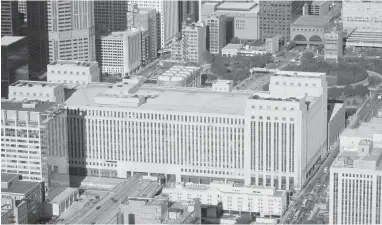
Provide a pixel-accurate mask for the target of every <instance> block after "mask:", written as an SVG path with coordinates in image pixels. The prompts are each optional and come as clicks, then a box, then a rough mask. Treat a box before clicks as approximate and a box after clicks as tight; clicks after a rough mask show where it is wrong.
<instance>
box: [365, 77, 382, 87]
mask: <svg viewBox="0 0 382 225" xmlns="http://www.w3.org/2000/svg"><path fill="white" fill-rule="evenodd" d="M367 79H368V81H369V86H371V87H374V86H377V85H379V84H380V83H381V80H380V79H378V78H377V77H372V76H369V77H368V78H367Z"/></svg>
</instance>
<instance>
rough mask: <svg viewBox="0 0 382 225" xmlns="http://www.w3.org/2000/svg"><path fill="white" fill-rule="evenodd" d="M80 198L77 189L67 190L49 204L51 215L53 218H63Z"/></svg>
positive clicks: (69, 188)
mask: <svg viewBox="0 0 382 225" xmlns="http://www.w3.org/2000/svg"><path fill="white" fill-rule="evenodd" d="M78 198H79V192H78V189H77V188H71V187H68V188H66V189H65V190H64V191H63V192H61V193H60V194H59V195H57V196H56V197H55V198H54V199H52V201H50V202H49V204H48V205H49V206H50V207H49V209H51V211H50V210H49V211H50V212H51V214H50V213H49V214H50V215H52V216H61V215H62V214H63V213H64V212H65V211H66V210H68V208H69V207H70V206H71V205H72V204H73V202H75V201H76V199H78ZM44 209H45V208H44ZM44 213H45V211H44Z"/></svg>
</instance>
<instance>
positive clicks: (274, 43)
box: [265, 35, 280, 54]
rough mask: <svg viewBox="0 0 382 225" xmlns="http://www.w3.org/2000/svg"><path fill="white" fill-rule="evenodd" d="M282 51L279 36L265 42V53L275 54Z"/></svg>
mask: <svg viewBox="0 0 382 225" xmlns="http://www.w3.org/2000/svg"><path fill="white" fill-rule="evenodd" d="M279 49H280V42H279V36H278V35H275V36H273V37H271V38H267V39H266V40H265V51H266V52H267V53H271V54H275V53H277V52H278V51H279Z"/></svg>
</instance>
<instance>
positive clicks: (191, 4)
mask: <svg viewBox="0 0 382 225" xmlns="http://www.w3.org/2000/svg"><path fill="white" fill-rule="evenodd" d="M178 4H179V5H178V6H179V32H181V31H182V24H183V23H184V22H187V21H189V22H198V21H199V7H200V6H199V0H180V1H179V3H178Z"/></svg>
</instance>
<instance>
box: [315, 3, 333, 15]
mask: <svg viewBox="0 0 382 225" xmlns="http://www.w3.org/2000/svg"><path fill="white" fill-rule="evenodd" d="M331 4H332V2H331V1H327V0H315V1H313V2H312V3H311V4H310V5H309V15H314V16H326V15H328V13H329V10H330V5H331Z"/></svg>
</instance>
